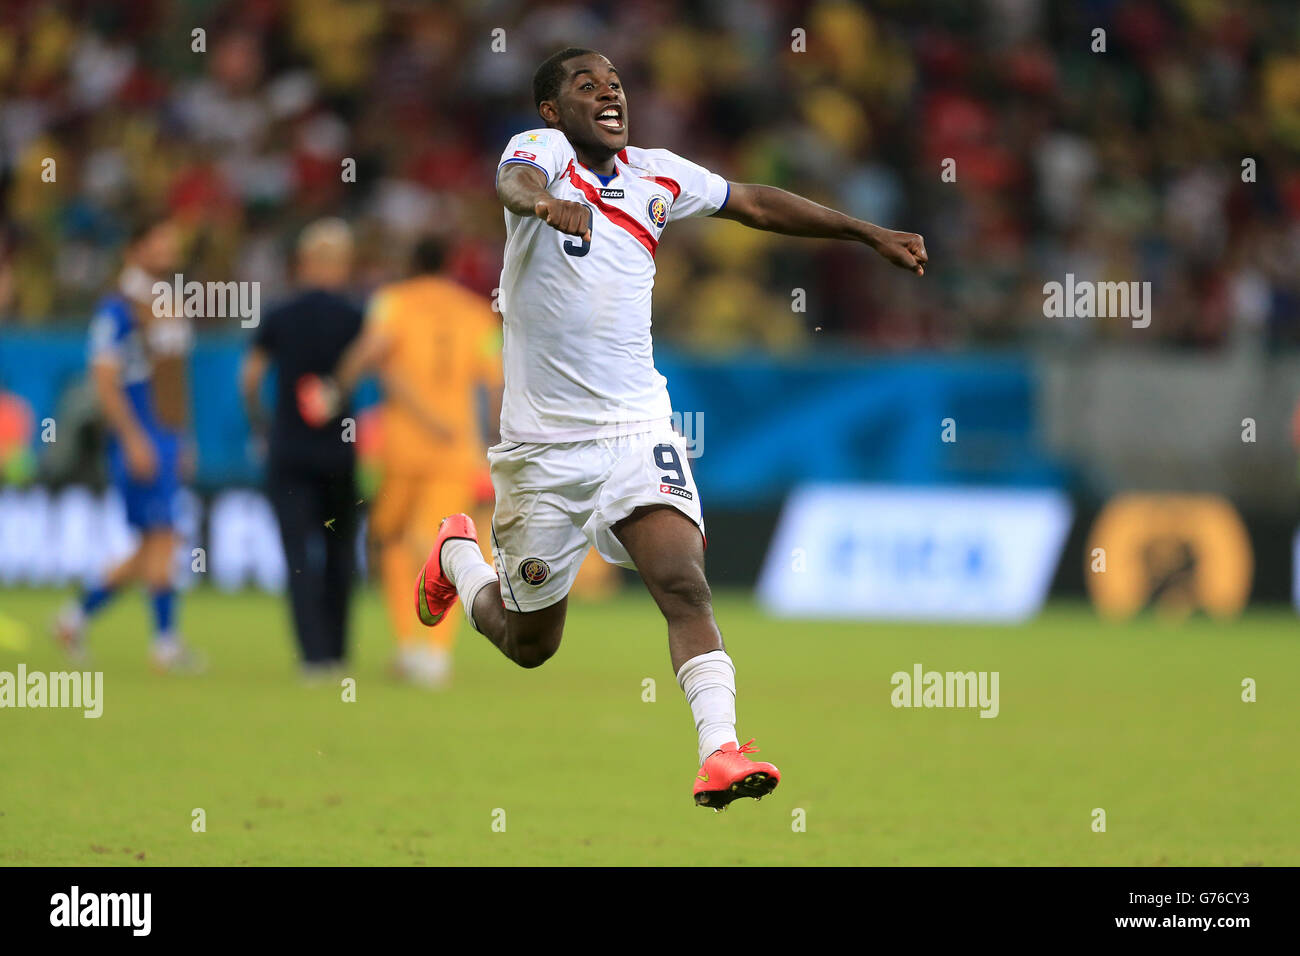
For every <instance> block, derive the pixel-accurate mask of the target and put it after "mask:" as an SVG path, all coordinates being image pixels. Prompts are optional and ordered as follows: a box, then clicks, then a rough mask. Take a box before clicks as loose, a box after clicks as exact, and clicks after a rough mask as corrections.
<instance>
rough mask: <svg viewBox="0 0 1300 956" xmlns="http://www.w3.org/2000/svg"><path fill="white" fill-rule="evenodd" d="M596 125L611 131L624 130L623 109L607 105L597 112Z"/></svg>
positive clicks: (618, 131) (619, 131)
mask: <svg viewBox="0 0 1300 956" xmlns="http://www.w3.org/2000/svg"><path fill="white" fill-rule="evenodd" d="M596 125H597V126H602V127H604V128H605V129H607V130H609V131H610V132H611V133H621V132H623V111H622V110H621V109H619V108H618V107H617V106H607V107H605V108H604V109H603V110H601V111H600V112H599V113H597V114H596Z"/></svg>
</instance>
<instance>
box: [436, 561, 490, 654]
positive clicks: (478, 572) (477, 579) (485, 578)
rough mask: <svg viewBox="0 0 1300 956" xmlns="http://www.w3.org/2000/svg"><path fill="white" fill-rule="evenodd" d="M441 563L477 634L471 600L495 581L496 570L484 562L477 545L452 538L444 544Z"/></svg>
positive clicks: (472, 601) (466, 618)
mask: <svg viewBox="0 0 1300 956" xmlns="http://www.w3.org/2000/svg"><path fill="white" fill-rule="evenodd" d="M441 560H442V570H443V571H444V572H445V573H446V575H447V579H448V580H449V581H451V583H452V584H454V585H455V586H456V593H457V594H459V595H460V603H461V606H462V607H463V608H464V609H465V620H467V621H469V626H470V627H472V628H474V630H476V631H477V630H478V625H477V624H475V623H474V599H475V598H476V597H478V592H479V591H482V590H483V589H484V588H485V587H487V586H488V585H489V584H491V583H492V582H493V581H495V580H496V579H497V572H496V569H495V568H493V567H492V565H490V564H488V563H487V562H486V561H484V560H483V552H481V551H479V549H478V545H477V544H475V543H474V542H473V541H470V540H469V539H467V538H452V539H451V540H450V541H448V542H447V543H446V544H444V545H443V546H442V556H441Z"/></svg>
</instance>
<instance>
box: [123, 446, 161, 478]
mask: <svg viewBox="0 0 1300 956" xmlns="http://www.w3.org/2000/svg"><path fill="white" fill-rule="evenodd" d="M122 453H123V455H124V456H125V457H126V470H127V471H128V472H130V474H131V477H132V478H134V479H135V480H136V481H153V479H154V476H155V475H157V474H158V453H157V452H156V451H154V447H153V442H151V441H150V440H149V439H148V438H147V437H145V436H144V435H128V436H127V437H126V438H124V439H123V442H122Z"/></svg>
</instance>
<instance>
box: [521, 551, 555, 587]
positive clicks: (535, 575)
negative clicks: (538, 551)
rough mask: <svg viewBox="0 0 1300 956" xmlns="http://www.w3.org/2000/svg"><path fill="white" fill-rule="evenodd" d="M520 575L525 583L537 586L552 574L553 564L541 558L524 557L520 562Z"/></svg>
mask: <svg viewBox="0 0 1300 956" xmlns="http://www.w3.org/2000/svg"><path fill="white" fill-rule="evenodd" d="M519 576H520V577H521V578H523V579H524V583H525V584H531V585H532V586H533V587H537V585H539V584H541V583H542V582H543V581H545V580H546V579H547V578H548V577H550V576H551V566H550V565H549V564H547V563H546V562H545V561H543V560H542V559H541V558H524V560H523V561H522V562H520V564H519Z"/></svg>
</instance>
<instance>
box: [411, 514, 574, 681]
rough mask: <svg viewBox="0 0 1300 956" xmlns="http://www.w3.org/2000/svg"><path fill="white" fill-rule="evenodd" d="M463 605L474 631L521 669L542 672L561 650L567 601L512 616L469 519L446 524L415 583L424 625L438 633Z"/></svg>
mask: <svg viewBox="0 0 1300 956" xmlns="http://www.w3.org/2000/svg"><path fill="white" fill-rule="evenodd" d="M457 597H459V598H460V599H461V605H462V606H463V607H464V609H465V616H466V618H467V619H468V620H469V623H470V626H471V627H473V628H474V629H475V630H476V631H478V632H479V633H480V634H482V635H483V636H484V637H486V638H487V639H488V640H489V641H491V642H492V643H493V644H494V645H496V647H497V649H498V650H499V651H501V653H502V654H504V655H505V656H506V657H508V658H510V660H512V661H514V662H515V663H516V664H518V665H519V666H520V667H540V666H541V665H543V664H545V663H546V662H547V661H548V660H550V659H551V658H552V657H553V656H554V655H555V652H556V651H558V650H559V649H560V639H561V637H563V635H564V618H565V614H566V612H567V611H568V606H569V601H568V598H562V599H561V600H560V601H558V602H556V603H555V604H552V605H551V606H550V607H546V608H542V609H541V610H538V611H525V612H519V611H507V610H506V608H505V607H504V605H503V604H502V602H501V584H500V582H499V581H498V580H497V574H496V571H495V570H493V568H492V566H491V565H490V564H488V563H487V562H486V561H485V560H483V554H482V552H481V551H479V549H478V533H477V531H476V530H475V528H474V522H473V521H471V520H470V518H469V516H468V515H463V514H460V515H451V516H450V517H448V518H445V519H443V522H442V527H441V528H440V529H439V532H438V540H437V542H436V543H435V545H434V548H433V551H432V552H431V553H430V554H429V558H428V560H427V561H426V562H425V564H424V570H423V571H421V573H420V577H419V580H418V581H417V582H416V589H415V603H416V610H417V612H418V613H419V615H420V621H421V622H422V623H423V624H425V625H428V626H429V627H433V626H435V625H437V624H439V623H441V622H442V619H443V617H444V616H445V615H446V613H447V610H448V608H450V607H451V605H452V604H453V603H454V602H455V600H456V598H457Z"/></svg>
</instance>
